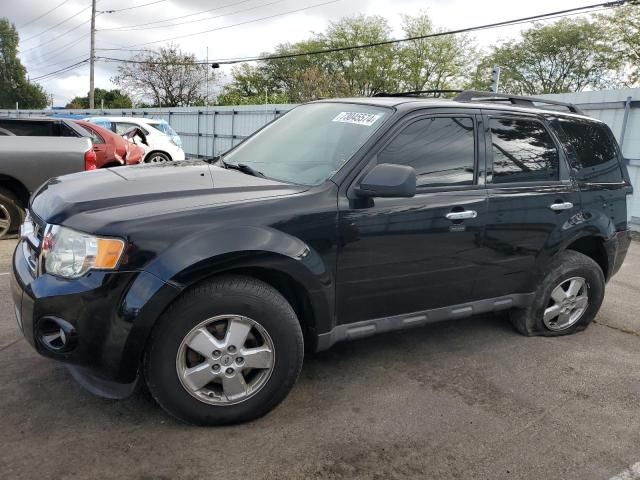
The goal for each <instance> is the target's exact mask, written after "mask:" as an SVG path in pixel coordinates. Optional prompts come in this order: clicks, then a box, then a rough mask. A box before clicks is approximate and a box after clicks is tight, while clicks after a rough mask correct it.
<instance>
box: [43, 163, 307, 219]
mask: <svg viewBox="0 0 640 480" xmlns="http://www.w3.org/2000/svg"><path fill="white" fill-rule="evenodd" d="M306 188H307V187H303V186H300V185H291V184H288V183H283V182H278V181H275V180H269V179H265V178H259V177H253V176H251V175H247V174H244V173H242V172H239V171H237V170H230V169H224V168H220V167H215V166H212V165H209V164H208V163H205V162H203V161H180V162H166V163H160V164H153V165H136V166H127V167H119V168H110V169H101V170H94V171H90V172H81V173H74V174H71V175H65V176H63V177H57V178H53V179H51V180H49V181H48V182H47V183H45V184H44V185H42V187H40V189H38V191H36V192H35V193H34V195H33V197H32V199H31V203H30V209H31V210H32V211H33V213H35V214H36V215H37V216H38V217H39V218H41V219H42V220H44V221H46V222H47V223H54V224H61V223H62V222H63V221H64V220H66V219H68V218H69V217H72V216H74V215H77V214H80V213H100V214H101V215H103V216H116V215H117V212H118V211H120V212H121V213H122V211H123V210H124V209H126V210H127V211H129V213H131V211H132V210H135V212H137V213H136V216H145V215H151V214H157V213H164V212H172V211H179V210H185V209H189V208H193V207H197V206H205V205H217V204H227V203H233V202H246V201H257V200H260V199H266V198H272V197H276V196H283V195H291V194H294V193H298V192H301V191H304V190H306Z"/></svg>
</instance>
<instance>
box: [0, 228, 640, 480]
mask: <svg viewBox="0 0 640 480" xmlns="http://www.w3.org/2000/svg"><path fill="white" fill-rule="evenodd" d="M14 245H15V240H6V241H2V242H0V367H1V368H0V415H1V416H0V472H2V473H1V474H0V475H1V477H2V478H3V479H4V478H6V479H15V478H26V479H33V478H55V479H65V478H74V479H77V478H100V479H122V478H135V479H152V478H153V479H156V478H161V479H164V478H166V479H176V478H185V479H186V478H189V479H193V478H205V477H209V478H220V477H222V478H238V477H241V476H242V477H246V478H252V479H263V478H269V479H271V478H273V479H276V478H287V479H288V478H294V479H308V478H310V479H315V478H318V479H319V478H322V479H325V478H326V479H354V478H366V479H385V480H386V479H396V478H398V479H400V478H403V479H404V478H437V479H444V478H473V479H484V478H486V479H492V480H493V479H502V478H505V479H507V478H508V479H520V478H522V479H536V480H539V479H580V480H588V479H610V478H612V477H614V478H618V479H625V480H628V479H635V478H640V463H638V462H640V417H639V414H638V412H639V409H640V368H638V367H639V366H640V348H639V347H640V317H639V315H638V312H639V310H640V244H639V243H635V242H634V244H633V246H632V249H631V251H630V253H629V256H628V257H627V261H626V263H625V265H624V267H623V269H622V271H621V272H620V273H619V274H618V275H617V276H616V277H615V278H614V279H613V280H612V282H611V283H610V284H609V286H608V288H607V296H606V300H605V303H604V306H603V307H602V310H601V312H600V314H599V316H598V318H597V320H596V323H595V324H593V325H592V326H591V327H590V328H588V329H587V330H586V331H585V332H582V333H579V334H577V335H574V336H569V337H560V338H525V337H522V336H520V335H518V334H516V333H515V332H514V331H513V330H512V329H511V327H510V326H509V324H508V322H507V320H506V318H505V317H504V316H502V315H501V316H483V317H477V318H471V319H466V320H461V321H458V322H450V323H441V324H435V325H430V326H426V327H424V328H420V329H416V330H413V331H405V332H398V333H394V334H388V335H384V336H380V337H374V338H370V339H366V340H361V341H357V342H352V343H344V344H339V345H337V346H336V347H334V348H333V349H332V350H330V351H328V352H324V353H322V354H319V355H315V356H313V357H310V358H308V359H307V360H306V363H305V367H304V369H303V373H302V377H301V379H300V381H299V383H298V385H297V386H296V387H295V388H294V390H293V392H292V393H291V395H290V396H289V397H288V398H287V399H286V400H285V402H284V403H283V404H282V405H280V406H279V407H278V408H277V409H276V410H275V411H273V412H272V413H271V414H269V415H267V416H266V417H264V418H262V419H260V420H258V421H255V422H252V423H249V424H245V425H241V426H236V427H225V428H195V427H190V426H186V425H183V424H180V423H178V422H176V421H175V420H173V419H172V418H170V417H168V416H167V415H166V414H164V412H163V411H162V410H160V408H159V407H157V406H156V405H155V404H154V403H153V401H152V400H150V399H149V397H148V396H146V395H144V394H142V393H141V394H137V395H135V396H134V397H132V398H130V399H128V400H125V401H108V400H103V399H100V398H96V397H93V396H92V395H91V394H89V393H87V392H85V391H83V390H82V389H81V388H80V387H79V386H78V385H77V384H76V383H75V382H74V381H73V379H72V378H71V376H70V375H69V373H68V372H67V370H66V369H65V368H64V366H62V365H60V364H57V363H54V362H51V361H49V360H46V359H44V358H41V357H39V356H38V355H37V354H36V353H35V352H34V351H33V350H32V349H31V347H30V346H29V345H28V344H27V343H26V342H25V341H24V340H23V339H22V338H21V336H20V334H19V331H18V328H17V326H16V324H15V319H14V314H13V306H12V303H11V299H10V294H9V276H8V275H7V274H6V272H8V271H9V268H10V256H11V252H12V249H13V247H14Z"/></svg>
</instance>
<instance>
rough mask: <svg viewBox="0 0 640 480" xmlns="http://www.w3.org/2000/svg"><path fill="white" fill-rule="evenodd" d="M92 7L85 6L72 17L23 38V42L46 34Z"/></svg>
mask: <svg viewBox="0 0 640 480" xmlns="http://www.w3.org/2000/svg"><path fill="white" fill-rule="evenodd" d="M90 8H91V5H89V6H88V7H86V8H83V9H82V10H80V11H79V12H77V13H75V14H73V15H71V16H70V17H68V18H65V19H64V20H62V21H61V22H59V23H56V24H55V25H53V26H52V27H49V28H47V29H46V30H43V31H42V32H40V33H37V34H35V35H33V36H31V37H29V38H27V39H25V40H23V41H22V42H28V41H30V40H33V39H34V38H37V37H39V36H40V35H44V34H45V33H47V32H50V31H51V30H53V29H54V28H57V27H59V26H60V25H62V24H63V23H67V22H68V21H69V20H71V19H73V18H76V17H77V16H78V15H81V14H82V13H84V12H86V11H87V10H89V9H90Z"/></svg>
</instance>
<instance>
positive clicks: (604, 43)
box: [473, 19, 620, 95]
mask: <svg viewBox="0 0 640 480" xmlns="http://www.w3.org/2000/svg"><path fill="white" fill-rule="evenodd" d="M619 65H620V62H619V60H618V59H617V58H616V56H615V55H614V52H613V48H612V46H611V42H610V41H609V40H608V37H607V32H606V30H605V28H604V27H603V25H602V24H601V23H598V22H593V21H589V20H586V19H573V20H572V19H562V20H559V21H558V22H555V23H553V24H551V25H540V24H534V26H533V27H532V28H530V29H529V30H527V31H525V32H524V33H523V34H522V38H521V39H520V40H512V41H509V42H505V43H503V44H502V45H499V46H497V47H494V49H493V51H492V52H491V53H490V54H489V55H487V56H486V57H484V58H483V59H482V60H481V62H480V64H479V66H478V72H477V73H476V79H477V80H478V82H479V83H476V84H475V85H473V86H474V87H475V88H481V89H486V88H487V86H488V83H489V78H490V71H491V68H492V67H493V66H500V67H501V74H500V90H502V91H505V92H507V93H511V94H526V95H535V94H543V93H564V92H580V91H582V90H585V89H587V88H591V89H599V88H607V87H609V88H610V87H613V86H615V85H616V81H617V80H616V75H615V74H616V71H617V70H618V68H619Z"/></svg>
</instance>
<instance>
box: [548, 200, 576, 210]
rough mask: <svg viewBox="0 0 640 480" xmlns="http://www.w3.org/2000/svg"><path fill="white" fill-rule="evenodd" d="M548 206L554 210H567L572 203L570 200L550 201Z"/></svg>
mask: <svg viewBox="0 0 640 480" xmlns="http://www.w3.org/2000/svg"><path fill="white" fill-rule="evenodd" d="M549 208H550V209H551V210H554V211H556V212H559V211H560V210H569V209H570V208H573V203H571V202H561V203H552V204H551V205H549Z"/></svg>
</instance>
